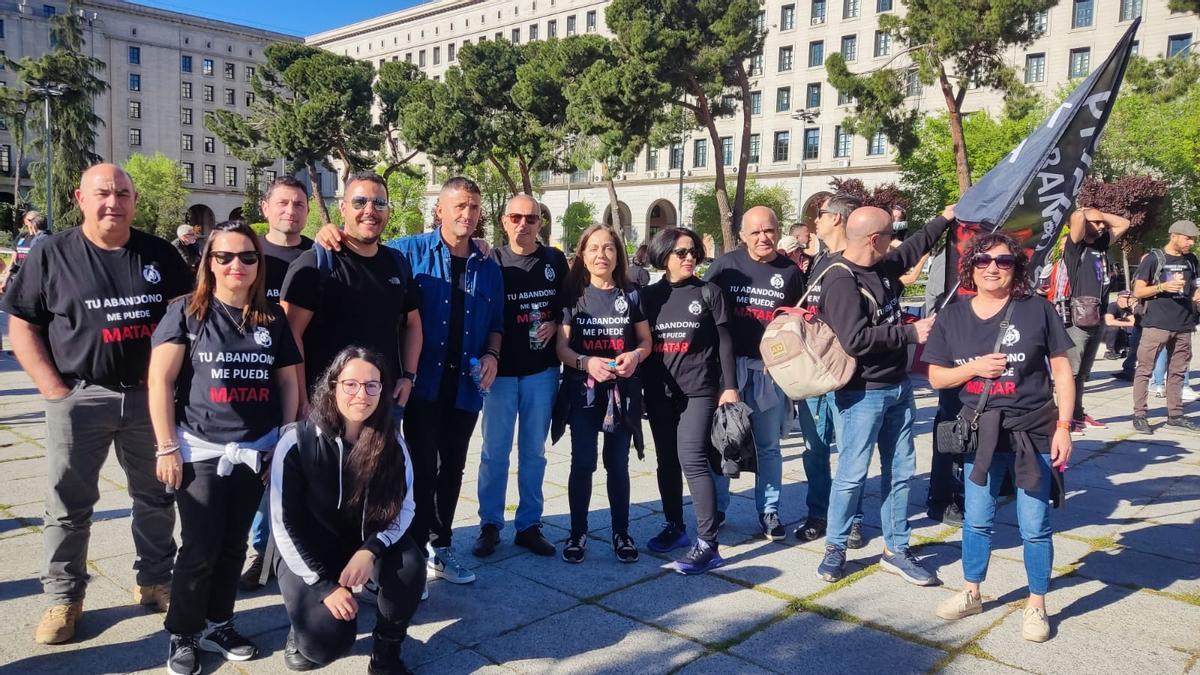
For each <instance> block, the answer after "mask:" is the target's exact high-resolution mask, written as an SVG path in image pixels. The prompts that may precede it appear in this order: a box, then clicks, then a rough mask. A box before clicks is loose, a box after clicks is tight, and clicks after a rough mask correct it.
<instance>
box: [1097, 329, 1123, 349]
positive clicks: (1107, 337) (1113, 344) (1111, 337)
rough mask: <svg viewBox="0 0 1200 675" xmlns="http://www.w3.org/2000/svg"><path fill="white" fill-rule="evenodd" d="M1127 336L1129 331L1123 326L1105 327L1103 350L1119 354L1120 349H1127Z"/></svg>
mask: <svg viewBox="0 0 1200 675" xmlns="http://www.w3.org/2000/svg"><path fill="white" fill-rule="evenodd" d="M1129 334H1130V329H1127V328H1125V327H1124V326H1105V327H1104V337H1103V338H1102V339H1103V340H1104V349H1105V350H1106V351H1110V352H1119V351H1121V350H1122V349H1129Z"/></svg>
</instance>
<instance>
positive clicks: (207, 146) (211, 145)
mask: <svg viewBox="0 0 1200 675" xmlns="http://www.w3.org/2000/svg"><path fill="white" fill-rule="evenodd" d="M204 151H205V152H207V153H208V154H210V155H211V154H212V153H214V152H216V151H217V139H215V138H213V137H212V136H205V137H204Z"/></svg>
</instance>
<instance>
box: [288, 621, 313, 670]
mask: <svg viewBox="0 0 1200 675" xmlns="http://www.w3.org/2000/svg"><path fill="white" fill-rule="evenodd" d="M283 665H285V666H287V669H288V670H297V671H300V670H313V669H316V668H320V666H319V665H318V664H316V663H313V662H312V661H309V660H308V658H307V657H305V656H304V655H303V654H301V653H300V647H298V646H296V631H294V630H289V631H288V636H287V644H285V645H284V646H283Z"/></svg>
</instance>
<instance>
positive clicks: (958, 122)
mask: <svg viewBox="0 0 1200 675" xmlns="http://www.w3.org/2000/svg"><path fill="white" fill-rule="evenodd" d="M938 83H939V84H940V85H941V87H942V96H943V97H945V99H946V110H947V112H949V113H950V114H949V118H950V141H951V143H953V145H954V166H955V170H956V172H957V174H958V197H959V199H961V198H962V196H963V195H964V194H966V192H967V189H968V188H970V187H971V164H970V162H969V161H968V160H967V142H966V138H965V137H964V136H963V126H962V109H961V108H960V107H959V105H958V99H956V98H955V97H954V88H953V87H952V86H951V85H950V79H949V78H948V77H946V69H945V68H944V67H942V66H941V65H940V64H939V65H938Z"/></svg>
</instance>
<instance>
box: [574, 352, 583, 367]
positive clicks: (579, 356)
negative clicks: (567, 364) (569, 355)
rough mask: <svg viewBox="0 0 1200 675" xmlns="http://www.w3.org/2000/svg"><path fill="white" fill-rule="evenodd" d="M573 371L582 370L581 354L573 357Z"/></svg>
mask: <svg viewBox="0 0 1200 675" xmlns="http://www.w3.org/2000/svg"><path fill="white" fill-rule="evenodd" d="M575 370H583V354H576V355H575Z"/></svg>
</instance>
